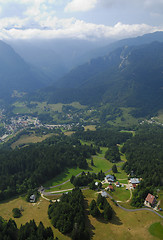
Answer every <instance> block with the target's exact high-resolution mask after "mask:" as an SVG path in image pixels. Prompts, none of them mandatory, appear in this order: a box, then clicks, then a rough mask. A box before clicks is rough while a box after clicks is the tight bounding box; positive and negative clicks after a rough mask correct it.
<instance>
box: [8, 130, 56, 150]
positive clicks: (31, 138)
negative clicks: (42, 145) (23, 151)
mask: <svg viewBox="0 0 163 240" xmlns="http://www.w3.org/2000/svg"><path fill="white" fill-rule="evenodd" d="M52 135H53V134H51V133H50V134H46V135H43V136H41V137H40V136H36V135H35V134H32V135H30V136H29V135H23V136H21V137H20V138H19V139H18V140H17V141H16V142H14V143H13V144H12V145H11V147H12V149H15V148H16V147H18V146H19V145H21V144H29V143H38V142H42V141H44V140H45V139H47V138H49V137H50V136H52Z"/></svg>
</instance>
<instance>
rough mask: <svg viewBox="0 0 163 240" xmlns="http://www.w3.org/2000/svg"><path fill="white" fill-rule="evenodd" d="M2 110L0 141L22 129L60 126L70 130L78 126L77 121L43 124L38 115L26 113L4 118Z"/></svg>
mask: <svg viewBox="0 0 163 240" xmlns="http://www.w3.org/2000/svg"><path fill="white" fill-rule="evenodd" d="M2 113H3V112H2V111H1V112H0V122H1V125H3V128H4V129H5V133H4V134H2V135H1V136H0V142H4V141H6V140H7V139H8V138H9V137H10V136H12V135H14V134H16V133H17V132H18V131H19V132H20V131H22V130H24V129H36V128H45V129H49V130H53V129H58V128H62V129H63V130H68V131H69V130H71V129H72V128H73V127H78V126H79V123H71V124H43V123H41V121H40V120H39V119H38V117H32V116H28V115H23V116H16V117H11V118H10V119H9V120H7V121H5V120H4V115H3V114H2Z"/></svg>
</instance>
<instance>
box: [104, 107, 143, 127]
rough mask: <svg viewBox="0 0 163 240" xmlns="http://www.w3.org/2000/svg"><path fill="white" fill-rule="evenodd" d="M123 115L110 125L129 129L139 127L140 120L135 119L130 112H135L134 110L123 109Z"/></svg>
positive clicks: (110, 122)
mask: <svg viewBox="0 0 163 240" xmlns="http://www.w3.org/2000/svg"><path fill="white" fill-rule="evenodd" d="M121 110H122V115H121V116H120V117H117V118H116V119H115V120H111V121H108V123H109V124H111V125H113V126H123V127H129V126H133V125H135V124H136V125H137V124H138V121H139V119H136V118H134V117H133V116H132V115H131V114H130V111H131V110H133V108H121Z"/></svg>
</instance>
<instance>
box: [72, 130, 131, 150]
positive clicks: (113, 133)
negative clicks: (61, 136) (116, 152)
mask: <svg viewBox="0 0 163 240" xmlns="http://www.w3.org/2000/svg"><path fill="white" fill-rule="evenodd" d="M75 136H76V137H77V138H78V139H82V140H84V141H92V142H94V143H95V145H97V146H101V147H110V146H115V145H116V144H120V143H123V142H126V141H127V139H130V138H131V137H132V133H128V132H120V131H118V130H115V129H103V128H99V129H97V130H96V131H89V130H87V131H85V132H84V131H78V132H76V133H75Z"/></svg>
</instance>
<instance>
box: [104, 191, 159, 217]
mask: <svg viewBox="0 0 163 240" xmlns="http://www.w3.org/2000/svg"><path fill="white" fill-rule="evenodd" d="M107 195H108V197H109V198H110V199H113V197H112V196H111V195H110V194H109V193H107ZM114 201H115V200H114ZM115 203H116V204H117V206H118V207H119V208H121V209H122V210H124V211H126V212H139V211H150V212H153V213H155V214H156V215H158V216H159V217H161V218H163V216H162V215H161V214H159V213H158V212H156V211H154V210H152V209H150V208H138V209H128V208H124V207H122V206H121V205H120V204H119V203H118V202H117V201H115Z"/></svg>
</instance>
